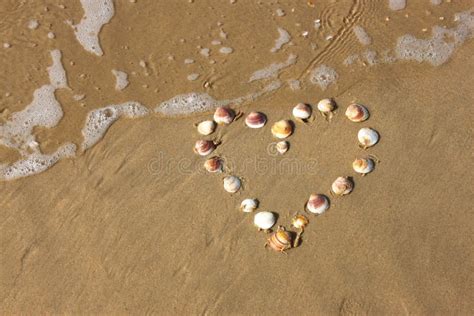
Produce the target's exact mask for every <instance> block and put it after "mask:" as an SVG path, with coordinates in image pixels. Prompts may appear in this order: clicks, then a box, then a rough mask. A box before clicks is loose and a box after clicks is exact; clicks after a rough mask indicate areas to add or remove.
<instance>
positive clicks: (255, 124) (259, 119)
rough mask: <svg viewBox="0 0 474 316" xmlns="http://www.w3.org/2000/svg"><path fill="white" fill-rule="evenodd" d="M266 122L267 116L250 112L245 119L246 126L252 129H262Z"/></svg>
mask: <svg viewBox="0 0 474 316" xmlns="http://www.w3.org/2000/svg"><path fill="white" fill-rule="evenodd" d="M266 122H267V118H266V117H265V114H263V113H260V112H250V113H249V115H247V117H246V118H245V124H246V125H247V126H248V127H250V128H261V127H263V126H264V125H265V123H266Z"/></svg>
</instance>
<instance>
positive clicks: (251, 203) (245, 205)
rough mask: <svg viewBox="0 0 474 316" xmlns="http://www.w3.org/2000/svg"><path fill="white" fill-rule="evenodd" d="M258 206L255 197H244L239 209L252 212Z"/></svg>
mask: <svg viewBox="0 0 474 316" xmlns="http://www.w3.org/2000/svg"><path fill="white" fill-rule="evenodd" d="M257 208H258V200H257V199H245V200H243V201H242V203H241V204H240V210H241V211H242V212H244V213H252V212H253V211H255V210H256V209H257Z"/></svg>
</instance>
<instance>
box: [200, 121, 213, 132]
mask: <svg viewBox="0 0 474 316" xmlns="http://www.w3.org/2000/svg"><path fill="white" fill-rule="evenodd" d="M196 127H197V130H198V133H199V134H201V135H210V134H212V133H214V131H215V130H216V122H214V121H202V122H200V123H199V124H197V125H196Z"/></svg>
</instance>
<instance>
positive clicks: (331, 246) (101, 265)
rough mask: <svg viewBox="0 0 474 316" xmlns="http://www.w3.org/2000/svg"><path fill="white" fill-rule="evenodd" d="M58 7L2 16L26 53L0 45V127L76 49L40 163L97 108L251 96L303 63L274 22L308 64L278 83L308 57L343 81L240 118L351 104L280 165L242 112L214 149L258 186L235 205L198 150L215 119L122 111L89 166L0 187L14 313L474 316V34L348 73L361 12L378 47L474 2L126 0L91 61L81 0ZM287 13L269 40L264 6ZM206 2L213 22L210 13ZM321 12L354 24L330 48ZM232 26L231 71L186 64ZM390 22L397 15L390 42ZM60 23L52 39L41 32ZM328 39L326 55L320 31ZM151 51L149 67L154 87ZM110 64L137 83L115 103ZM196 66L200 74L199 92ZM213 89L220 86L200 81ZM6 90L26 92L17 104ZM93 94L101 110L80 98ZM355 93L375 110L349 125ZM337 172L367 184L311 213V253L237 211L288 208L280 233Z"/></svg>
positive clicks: (304, 133)
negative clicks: (432, 54)
mask: <svg viewBox="0 0 474 316" xmlns="http://www.w3.org/2000/svg"><path fill="white" fill-rule="evenodd" d="M56 2H57V3H59V1H51V5H48V7H49V12H50V13H51V14H49V15H48V14H46V13H45V12H44V5H42V4H36V5H34V4H31V6H28V7H26V6H24V5H20V4H18V3H17V2H16V1H6V2H4V3H2V4H1V5H0V16H1V17H2V18H4V19H3V21H2V22H1V24H0V25H1V27H0V34H1V35H2V37H3V38H4V39H3V40H4V41H9V42H11V44H12V47H10V48H8V49H5V50H3V48H0V50H3V51H1V52H0V58H1V60H0V61H1V65H2V72H3V73H2V74H1V80H2V82H3V84H2V86H1V87H0V95H1V99H0V102H1V103H0V110H2V111H3V112H2V118H3V120H6V119H7V117H8V113H12V112H15V111H18V110H21V109H22V108H23V107H24V106H25V105H26V104H28V103H29V102H30V101H31V96H32V92H33V90H34V89H36V88H37V87H38V86H39V85H40V84H43V83H46V82H47V80H48V79H47V74H46V72H45V68H46V67H47V66H48V65H50V60H49V50H51V49H54V48H59V49H61V51H62V53H63V64H64V67H65V68H66V71H67V74H68V79H69V84H70V86H71V88H72V90H71V91H65V90H61V91H59V92H58V93H57V98H58V100H59V101H60V102H61V104H62V107H63V111H64V112H65V115H64V117H63V119H62V120H61V122H60V124H59V125H58V126H57V127H55V128H53V129H45V128H40V129H37V130H36V131H35V133H36V135H37V139H38V141H39V143H40V146H41V149H42V150H43V151H44V152H50V151H52V150H55V148H57V147H58V145H59V144H62V143H64V141H66V140H67V141H73V142H75V143H77V144H80V143H81V141H82V135H81V133H80V130H81V128H82V126H83V124H84V120H85V115H86V113H87V112H88V111H90V110H91V109H94V108H98V107H101V106H104V105H107V104H111V103H118V102H125V101H128V100H137V101H140V102H142V103H143V104H146V105H147V106H148V107H149V108H150V109H153V108H154V107H155V106H156V105H157V104H159V103H160V102H161V101H163V100H166V99H168V98H170V97H173V96H174V95H177V94H179V93H183V92H190V91H207V92H209V93H210V94H212V95H213V96H214V97H216V98H217V99H219V98H229V97H237V96H241V95H244V94H245V93H248V92H249V91H251V90H252V89H254V88H253V87H249V84H247V83H245V82H246V80H247V79H248V78H249V74H251V73H252V72H253V71H254V70H257V69H261V68H263V67H265V66H266V65H268V64H269V63H270V62H283V61H285V60H286V58H287V56H288V51H285V49H289V48H284V49H282V50H283V52H279V53H278V55H277V56H273V55H271V54H270V53H269V49H270V48H271V47H273V44H274V40H275V39H276V38H277V36H278V34H277V33H276V28H277V25H283V26H285V27H286V28H287V29H288V30H289V31H290V33H293V34H295V36H294V38H293V43H294V46H293V47H291V46H290V48H291V49H292V50H293V51H295V52H296V53H297V54H298V62H297V64H296V65H295V68H292V70H291V71H289V72H287V73H284V74H282V75H281V76H280V78H281V79H283V80H286V79H292V78H296V77H298V76H299V77H300V78H302V79H304V78H306V76H307V75H306V70H310V65H312V64H311V61H313V62H314V63H315V64H323V63H325V64H328V65H330V66H331V67H334V68H335V69H336V70H337V71H338V74H339V79H338V81H337V83H335V84H333V85H330V86H329V87H328V89H327V90H325V91H324V92H323V91H321V89H320V88H319V87H317V86H314V85H311V84H309V83H307V82H306V83H305V84H304V87H303V89H301V90H299V91H291V90H290V89H289V88H288V87H283V88H282V89H280V90H278V91H277V92H276V93H274V94H268V95H266V96H264V97H263V98H261V99H259V100H257V101H256V102H249V103H246V104H244V105H242V106H240V107H238V110H240V111H242V112H244V113H248V112H250V111H252V110H258V111H262V112H264V113H266V114H267V116H268V119H269V122H270V123H271V122H274V121H276V120H278V119H281V118H289V116H290V111H291V108H292V105H294V104H295V103H297V102H301V101H303V102H308V103H310V104H313V105H314V104H315V102H316V101H317V100H319V99H321V98H323V97H327V96H331V97H334V98H335V100H336V101H337V103H338V104H339V105H340V108H339V109H338V111H337V112H336V115H335V117H334V119H333V120H332V121H331V122H326V121H325V120H324V119H322V118H321V117H319V116H318V117H317V118H316V120H315V122H314V123H313V124H310V125H302V124H297V125H296V130H295V133H294V135H293V136H291V138H290V142H291V149H290V151H289V152H288V153H287V154H286V155H285V156H284V157H274V156H271V155H269V154H268V152H267V146H268V144H269V143H270V142H272V141H274V140H273V139H272V137H271V134H270V125H269V124H267V126H266V127H265V128H263V129H260V130H250V129H248V128H245V127H244V123H243V120H242V119H241V120H238V121H236V122H235V123H233V124H231V125H230V126H228V127H226V128H219V129H218V131H217V135H212V136H213V137H218V138H219V139H220V140H221V141H222V145H221V146H219V147H218V149H217V151H216V152H217V153H218V154H220V155H222V156H223V157H224V158H225V159H226V162H227V165H228V168H229V172H231V173H234V174H237V175H239V176H242V177H243V178H244V190H243V191H242V192H241V193H238V194H235V195H229V194H228V193H226V192H225V191H224V190H223V188H222V182H221V179H222V174H220V175H219V174H218V175H210V174H206V173H204V172H203V171H202V163H203V159H202V158H200V157H198V156H196V155H194V154H193V153H192V146H193V144H194V142H195V140H196V139H198V138H199V136H198V135H197V133H196V131H195V128H194V127H193V123H196V122H198V121H200V120H203V119H207V118H210V117H211V115H212V111H209V112H206V113H201V114H194V115H191V116H186V117H179V118H170V117H165V116H163V115H158V114H154V115H150V116H147V117H145V118H142V119H136V120H119V121H117V122H116V123H115V124H114V125H113V126H112V127H111V128H110V129H109V131H108V132H107V134H106V135H105V137H104V139H103V140H102V141H101V142H99V143H98V144H97V145H96V146H95V147H93V148H91V149H90V150H87V151H86V152H85V153H78V156H77V157H76V158H74V159H68V160H62V161H60V162H59V163H57V164H56V165H55V166H53V167H52V168H51V169H49V170H47V171H46V172H44V173H41V174H39V175H35V176H31V177H26V178H22V179H18V180H14V181H8V182H0V190H1V192H2V199H1V201H0V223H1V228H0V231H1V233H0V234H1V238H0V243H1V253H2V254H1V269H0V273H1V274H0V312H1V313H3V314H18V313H25V314H39V313H100V314H117V313H121V314H128V313H131V314H144V313H153V314H168V315H169V314H177V315H183V314H205V315H208V314H209V315H216V314H219V315H225V314H275V313H279V314H307V315H309V314H343V315H348V314H396V315H399V314H425V315H432V314H465V315H467V314H472V313H474V297H473V293H474V278H473V275H474V273H473V272H474V255H473V252H472V245H473V242H474V240H473V236H474V234H473V233H474V229H473V228H474V220H473V215H472V197H473V195H472V183H473V174H472V168H473V164H472V145H473V144H472V136H473V135H472V119H473V118H472V105H473V101H474V90H473V89H472V86H473V83H474V78H473V71H474V59H473V57H472V52H473V51H474V42H473V41H472V40H471V41H467V42H466V43H465V44H464V45H462V46H461V47H459V48H457V49H456V51H455V53H454V54H453V56H452V57H451V58H450V60H449V61H448V62H447V63H445V64H443V65H441V66H438V67H433V66H431V65H429V64H427V63H422V64H419V63H416V62H408V61H397V62H395V63H389V64H378V65H376V66H372V67H366V66H364V65H362V64H360V63H359V64H357V65H354V66H353V67H347V66H344V65H343V61H344V59H345V58H346V57H347V56H348V55H350V54H354V53H359V52H362V51H364V48H363V46H362V45H360V44H359V43H358V42H357V38H356V37H355V36H354V35H353V32H352V30H351V29H350V28H351V27H352V25H354V23H353V21H352V20H351V19H356V22H357V23H358V24H361V25H363V26H364V28H365V29H366V31H367V32H368V33H369V34H370V36H371V37H372V42H373V43H374V44H373V45H375V47H377V48H379V49H382V48H383V47H392V48H393V43H395V41H396V38H397V37H398V36H401V35H403V34H406V33H410V34H414V35H416V36H423V32H422V31H421V29H422V28H423V27H427V28H430V27H431V26H432V25H434V24H436V23H439V16H446V19H447V18H448V17H452V15H453V13H455V12H461V11H463V10H467V9H469V5H470V4H469V1H457V2H456V1H453V3H443V4H442V5H441V6H432V5H430V4H429V3H428V2H429V1H426V3H423V4H421V2H422V1H419V2H418V1H416V3H414V1H412V2H410V1H409V2H408V7H407V9H406V10H407V11H406V13H407V14H409V17H405V16H404V14H405V12H403V11H400V12H402V13H400V12H398V11H397V13H395V12H392V11H389V9H388V7H387V4H386V3H385V2H383V3H380V4H377V5H376V4H374V3H372V2H368V3H365V2H364V1H355V2H354V3H351V1H341V2H338V4H335V3H333V2H327V3H324V2H323V3H321V4H317V6H316V7H315V8H311V7H309V6H308V5H306V3H305V2H304V3H303V2H302V3H301V4H300V5H298V6H296V7H297V10H296V13H291V8H292V6H291V5H289V4H288V3H286V2H285V1H279V3H280V4H278V3H277V2H276V1H273V2H268V3H267V2H266V1H263V4H255V2H254V1H237V3H236V4H229V3H228V1H195V3H193V4H190V3H188V1H171V0H170V1H157V2H156V3H155V2H152V1H145V0H143V1H141V0H138V1H137V3H129V2H128V1H116V8H115V11H116V14H115V16H114V18H113V20H112V21H111V23H110V24H108V25H106V26H105V27H104V28H103V30H102V32H101V35H100V36H101V44H102V48H103V50H104V52H105V53H104V56H103V57H97V56H94V55H92V54H88V53H86V52H85V51H84V50H83V49H82V48H81V47H80V45H79V44H78V43H77V41H75V39H74V35H73V33H72V32H71V30H70V29H69V28H68V26H67V25H65V24H63V23H62V21H64V20H66V19H73V20H74V21H75V22H77V21H78V20H79V19H80V17H81V15H82V13H81V12H82V11H81V9H80V5H79V4H78V1H74V2H72V1H71V3H69V2H68V3H67V4H66V8H65V9H61V8H59V7H57V6H56V5H55V4H56ZM76 2H77V3H76ZM38 3H39V1H38ZM351 5H352V6H351ZM190 6H194V7H192V9H190ZM233 6H239V7H233ZM209 7H212V9H209ZM235 8H240V9H239V10H237V9H235ZM277 8H284V9H285V12H286V15H285V17H274V18H272V19H270V18H268V19H263V20H262V21H260V22H261V23H260V24H259V29H258V31H256V30H255V26H254V25H252V23H256V22H255V21H258V20H259V19H258V17H259V15H261V14H264V13H265V14H267V15H268V14H270V15H271V14H272V12H274V11H275V10H276V9H277ZM207 10H211V11H210V12H211V13H213V14H212V15H210V16H209V18H208V20H204V19H203V18H202V16H203V15H204V14H209V12H208V11H207ZM233 10H234V11H233ZM311 10H315V11H311ZM427 11H430V14H428V13H426V12H427ZM269 12H270V13H269ZM315 16H322V17H323V25H322V28H323V30H331V28H336V29H337V27H336V24H337V23H342V20H343V17H344V16H346V17H347V16H349V19H347V20H344V21H346V22H347V23H349V24H350V25H349V26H348V29H344V28H343V29H342V31H341V30H339V32H338V33H337V34H339V37H338V38H337V39H336V40H335V43H334V44H330V46H329V48H327V49H323V50H322V52H320V51H318V50H317V49H316V50H315V51H313V50H311V49H308V44H305V45H303V44H302V43H304V40H305V39H304V38H302V37H298V36H296V34H297V30H301V31H303V30H304V29H305V27H307V28H308V29H309V27H312V23H313V20H314V17H315ZM386 16H390V22H387V21H385V17H386ZM33 17H36V18H38V19H40V27H39V28H38V29H37V30H35V31H31V30H29V29H28V28H27V27H26V25H27V22H28V21H29V20H30V19H32V18H33ZM278 19H282V20H281V21H284V22H281V23H280V22H278V23H277V22H275V21H278ZM119 21H120V23H119ZM218 21H222V22H223V23H224V24H223V26H222V29H224V30H225V31H226V32H228V33H229V39H228V42H229V43H230V44H228V46H231V47H233V48H234V49H235V52H234V53H232V54H230V55H227V56H223V55H219V54H218V53H215V58H214V59H215V60H217V61H219V62H218V63H217V64H216V66H212V65H210V64H208V62H203V61H200V62H199V63H196V64H191V65H185V64H184V63H183V60H184V59H185V58H195V59H196V60H198V58H200V57H199V56H200V55H199V49H198V48H196V46H197V45H203V44H202V43H203V42H207V43H210V42H211V40H213V39H215V38H217V39H218V38H219V31H220V29H221V27H216V23H217V22H218ZM298 21H300V22H298ZM328 21H329V22H328ZM48 23H52V26H51V27H49V24H48ZM295 23H301V24H303V26H302V27H298V26H295ZM387 23H389V24H390V23H393V24H390V25H392V26H391V28H390V31H388V30H389V28H388V26H387ZM445 24H446V25H448V27H451V26H452V25H454V24H453V22H451V21H446V22H445ZM48 28H53V30H54V32H55V34H56V38H55V39H54V40H50V39H47V38H46V33H47V32H48V31H50V30H48ZM325 28H326V29H325ZM19 30H21V31H19ZM190 30H192V33H191V35H189V34H187V33H189V32H190ZM210 33H211V34H212V36H208V35H207V34H210ZM328 33H330V32H329V31H328ZM169 34H172V36H171V35H169ZM199 34H200V35H199ZM269 34H270V35H269ZM425 35H426V34H425ZM197 36H201V37H202V38H201V39H197ZM168 37H169V38H168ZM341 37H342V39H341ZM180 38H186V39H187V40H186V43H188V44H189V45H187V44H186V45H184V44H181V43H180V41H179V39H180ZM203 38H204V39H203ZM53 41H54V43H52V42H53ZM313 41H314V42H315V43H317V44H318V45H319V46H323V45H326V44H325V42H324V38H323V37H322V38H321V39H314V40H313ZM190 42H191V43H190ZM31 43H37V44H38V46H36V47H30V46H31V45H30V44H31ZM180 45H182V47H181V46H180ZM125 46H127V49H125V48H124V47H125ZM252 46H254V48H251V47H252ZM353 46H356V47H357V49H356V51H354V49H353ZM203 47H204V46H203ZM207 47H209V48H211V49H213V47H212V46H211V44H208V46H207ZM244 48H245V49H244ZM6 50H15V52H16V53H15V54H12V53H7V51H6ZM357 50H358V51H357ZM167 54H172V55H173V56H174V60H175V63H174V64H173V63H172V62H170V61H169V60H168V58H167V56H168V55H167ZM202 59H203V58H201V60H202ZM140 60H144V61H146V63H147V68H148V69H149V75H148V76H146V74H145V72H146V69H143V68H142V67H141V66H140V65H139V61H140ZM204 60H205V59H204ZM71 61H73V62H74V65H72V64H71V63H70V62H71ZM211 66H212V67H211ZM192 67H194V68H192ZM114 68H116V69H120V70H125V71H127V72H128V73H129V74H131V73H132V72H133V71H135V72H136V75H131V77H130V78H129V80H130V86H129V87H127V88H126V89H125V90H123V91H122V92H120V93H117V92H116V91H115V89H114V87H115V81H114V77H113V75H112V74H111V69H114ZM190 69H192V70H190ZM191 72H199V73H201V74H202V76H201V78H199V79H198V80H197V81H193V82H190V81H187V80H186V76H187V75H188V74H190V73H191ZM81 73H86V74H87V76H86V77H85V78H81V77H80V74H81ZM204 80H208V81H212V86H211V87H210V88H203V87H202V85H203V83H204ZM146 84H148V85H149V86H148V87H147V88H145V87H143V85H146ZM259 85H260V86H263V84H260V83H259V84H257V85H256V86H257V87H258V86H259ZM96 87H98V88H100V90H98V89H97V88H96ZM7 92H10V93H11V96H9V97H5V93H7ZM78 93H83V94H86V96H87V97H86V99H85V100H84V101H74V100H73V98H72V96H73V95H74V94H78ZM355 100H357V101H360V102H362V103H364V104H366V105H367V106H368V108H369V109H370V112H371V117H370V120H369V121H368V122H366V123H363V124H355V123H350V122H349V121H347V119H346V118H345V117H344V115H343V113H344V110H345V107H346V105H347V104H349V102H351V101H355ZM81 103H82V104H81ZM361 126H371V127H374V128H376V129H377V130H378V131H379V132H380V134H381V141H380V143H379V144H377V145H376V146H375V147H374V148H372V149H370V150H369V151H368V152H369V153H371V154H376V155H377V157H379V158H380V160H381V162H380V163H379V164H378V165H377V166H376V169H375V171H374V172H373V173H371V174H370V175H368V176H366V177H363V178H362V177H360V176H355V175H354V173H353V171H352V169H351V162H352V160H353V159H354V158H356V157H357V156H359V155H361V154H364V152H363V151H362V150H361V149H359V148H358V147H357V139H356V133H357V131H358V129H359V128H360V127H361ZM0 158H1V161H2V162H4V163H6V162H13V161H15V160H17V159H18V158H19V157H18V154H17V153H15V152H13V151H12V150H11V149H8V148H6V147H2V146H0ZM285 164H289V165H291V168H287V167H285ZM340 175H352V176H354V180H355V189H354V191H353V192H352V193H351V194H350V195H349V196H347V197H343V198H339V199H333V200H332V205H331V208H330V210H329V211H328V212H327V213H325V214H324V215H323V216H320V217H317V218H316V217H314V216H311V217H310V224H309V226H308V227H307V229H306V231H305V234H304V237H303V244H302V245H301V247H299V248H296V249H292V250H290V251H289V252H288V255H281V254H278V253H275V252H272V251H270V250H268V249H264V248H263V244H264V242H265V238H266V236H265V234H264V233H261V232H257V230H256V229H255V227H253V225H252V220H253V217H252V216H251V215H248V214H243V213H241V212H239V211H238V205H239V204H240V201H241V200H242V199H243V198H246V197H258V198H259V200H260V201H261V206H260V209H262V210H271V211H274V212H277V213H278V214H279V219H278V223H279V224H282V225H285V226H288V224H289V220H290V218H291V216H292V215H293V214H294V212H296V211H301V210H302V209H303V205H304V202H305V201H306V199H307V198H308V196H309V195H310V194H311V193H313V192H327V191H328V189H329V187H330V184H331V182H332V181H333V180H334V179H335V178H336V177H338V176H340Z"/></svg>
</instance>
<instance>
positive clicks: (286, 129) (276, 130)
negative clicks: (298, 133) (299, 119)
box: [272, 120, 293, 139]
mask: <svg viewBox="0 0 474 316" xmlns="http://www.w3.org/2000/svg"><path fill="white" fill-rule="evenodd" d="M292 133H293V126H292V125H291V123H290V121H288V120H281V121H278V122H276V123H275V124H273V126H272V134H273V136H275V137H276V138H280V139H282V138H287V137H288V136H290V135H291V134H292Z"/></svg>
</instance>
